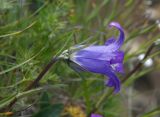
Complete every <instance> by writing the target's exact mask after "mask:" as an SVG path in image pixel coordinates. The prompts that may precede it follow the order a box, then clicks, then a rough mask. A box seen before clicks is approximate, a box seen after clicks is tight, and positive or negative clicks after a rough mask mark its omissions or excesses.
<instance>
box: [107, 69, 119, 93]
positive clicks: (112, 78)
mask: <svg viewBox="0 0 160 117" xmlns="http://www.w3.org/2000/svg"><path fill="white" fill-rule="evenodd" d="M106 76H108V77H109V80H108V82H106V85H107V86H110V87H114V92H115V93H118V92H119V91H120V80H119V79H118V77H117V76H116V75H115V74H114V73H113V72H112V71H107V72H106Z"/></svg>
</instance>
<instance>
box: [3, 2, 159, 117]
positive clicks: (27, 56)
mask: <svg viewBox="0 0 160 117" xmlns="http://www.w3.org/2000/svg"><path fill="white" fill-rule="evenodd" d="M144 2H145V1H143V0H142V1H139V0H46V1H44V0H0V48H1V51H0V110H1V114H2V115H7V114H6V113H5V112H6V111H5V109H4V108H5V107H6V106H7V105H8V104H9V103H10V102H11V101H12V100H13V98H14V97H17V98H18V101H17V102H16V104H15V105H14V107H13V108H12V110H11V112H12V113H11V114H13V116H15V117H19V116H24V117H25V116H34V117H42V116H43V117H59V116H60V115H61V116H69V115H70V116H73V117H78V116H79V115H82V116H80V117H85V116H86V115H87V114H89V113H90V112H91V111H92V109H93V107H94V105H95V104H96V103H97V102H98V101H99V100H100V98H101V97H102V96H103V94H107V93H108V92H110V90H109V89H108V88H107V87H105V86H104V83H103V82H104V80H105V78H104V76H102V75H97V74H92V73H81V74H80V75H79V74H77V73H76V72H75V71H73V70H72V69H71V68H70V67H68V66H67V64H66V63H65V62H63V61H59V62H58V63H56V64H55V65H54V67H52V69H50V70H49V72H48V73H47V74H46V75H45V76H44V78H43V79H42V80H41V81H40V83H39V86H38V87H37V88H35V89H33V90H30V91H28V92H24V91H23V90H24V89H25V87H26V86H27V85H29V84H30V83H31V82H32V81H33V80H34V79H35V78H36V77H37V75H38V74H39V73H40V71H41V70H42V69H43V67H44V66H45V65H46V64H47V63H48V62H49V61H50V59H51V58H52V57H53V56H55V55H57V54H60V53H61V52H62V51H63V50H65V49H68V48H69V47H71V46H73V45H75V44H80V43H85V44H92V43H97V44H103V43H104V42H105V41H106V40H107V38H109V37H111V36H112V35H117V34H118V33H117V31H115V30H114V29H109V30H108V29H107V25H108V23H109V22H111V21H118V22H119V23H120V24H121V25H122V26H123V27H124V29H125V33H126V40H125V44H124V47H123V50H124V51H125V61H124V64H125V74H124V75H120V76H119V77H120V78H121V79H123V77H124V76H125V75H126V74H128V73H129V72H130V71H131V70H132V69H133V68H134V67H135V64H137V63H138V62H139V61H140V60H139V59H138V56H139V55H140V54H143V53H145V52H146V50H147V48H149V46H150V45H151V44H152V43H153V42H155V41H156V42H157V43H158V41H157V40H158V39H159V37H160V35H159V29H158V24H157V23H156V21H155V20H149V19H147V18H146V17H145V14H144V13H145V10H146V6H145V4H144ZM158 55H159V47H158V44H157V45H156V47H155V48H154V51H153V52H152V54H150V55H149V56H148V57H147V59H148V58H152V61H153V64H152V65H150V66H149V67H146V66H145V65H143V67H142V68H141V69H139V70H137V71H136V72H135V73H134V74H133V75H132V76H131V77H130V78H129V79H128V80H127V81H126V82H125V83H124V84H123V86H122V90H121V93H120V94H116V95H115V94H113V95H112V96H111V97H109V98H108V97H107V99H106V100H104V101H103V103H102V104H101V105H100V107H99V108H98V110H97V113H100V114H102V115H104V117H125V116H126V117H132V116H134V114H135V113H134V108H133V105H134V101H135V100H134V97H135V96H136V95H141V93H142V92H136V91H135V90H134V88H133V84H134V82H135V80H137V79H140V78H143V80H142V82H146V80H145V78H144V76H145V77H146V75H147V74H150V73H152V72H153V71H158V69H159V64H158V63H159V60H158ZM147 59H145V61H146V60H147ZM145 61H143V62H145ZM147 86H150V85H147ZM142 87H143V85H142ZM143 88H144V87H143ZM147 90H148V89H146V88H144V90H143V93H145V92H147ZM155 90H156V91H157V89H155V88H153V89H152V90H151V94H152V93H154V94H155ZM156 94H158V93H156ZM153 99H154V98H151V102H152V101H153ZM157 101H158V99H157ZM155 103H156V104H155V105H153V106H149V107H146V108H145V109H144V110H142V111H140V112H139V111H138V113H136V114H137V115H136V116H144V117H151V116H155V115H157V113H159V108H158V107H159V106H158V103H157V102H155ZM124 105H125V106H124ZM70 108H72V109H71V110H74V109H75V111H76V112H77V113H79V115H76V114H74V112H73V111H70ZM136 112H137V111H136Z"/></svg>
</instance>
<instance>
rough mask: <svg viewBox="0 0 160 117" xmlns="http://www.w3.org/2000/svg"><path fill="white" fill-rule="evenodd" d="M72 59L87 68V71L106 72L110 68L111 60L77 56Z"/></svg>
mask: <svg viewBox="0 0 160 117" xmlns="http://www.w3.org/2000/svg"><path fill="white" fill-rule="evenodd" d="M72 61H74V62H75V63H77V64H78V65H80V66H81V67H83V68H85V69H86V70H87V71H89V72H94V73H100V74H105V73H106V70H107V69H108V68H110V66H109V65H110V64H109V62H107V61H103V60H96V59H88V58H81V57H77V58H75V59H74V60H72Z"/></svg>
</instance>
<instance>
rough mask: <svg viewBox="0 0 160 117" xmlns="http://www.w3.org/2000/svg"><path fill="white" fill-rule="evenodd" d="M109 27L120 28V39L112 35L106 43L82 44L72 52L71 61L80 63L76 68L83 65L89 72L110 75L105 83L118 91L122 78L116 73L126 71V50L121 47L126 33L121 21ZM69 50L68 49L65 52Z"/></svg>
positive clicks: (112, 23)
mask: <svg viewBox="0 0 160 117" xmlns="http://www.w3.org/2000/svg"><path fill="white" fill-rule="evenodd" d="M109 27H110V28H111V27H115V28H116V29H118V30H119V32H120V34H119V37H118V39H116V38H114V37H112V38H110V39H108V40H107V41H106V42H105V44H104V45H91V46H88V47H83V45H80V47H81V48H80V49H78V50H77V51H74V52H71V55H70V57H69V61H71V62H72V63H75V64H77V65H78V66H75V65H74V69H79V68H80V67H81V68H82V69H83V70H86V71H88V72H93V73H98V74H103V75H106V76H108V80H107V81H106V82H105V84H106V85H107V86H109V87H114V92H115V93H117V92H119V91H120V80H119V79H118V77H117V76H116V73H117V72H118V73H124V71H123V59H124V52H123V51H121V50H120V48H121V46H122V44H123V42H124V38H125V35H124V31H123V28H122V27H121V26H120V24H119V23H117V22H111V23H110V24H109ZM67 52H68V51H67V50H66V52H65V51H64V52H63V54H66V53H67Z"/></svg>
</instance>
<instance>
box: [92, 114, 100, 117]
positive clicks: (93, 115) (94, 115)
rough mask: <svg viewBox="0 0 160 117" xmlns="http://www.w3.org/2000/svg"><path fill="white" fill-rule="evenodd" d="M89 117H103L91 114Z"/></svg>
mask: <svg viewBox="0 0 160 117" xmlns="http://www.w3.org/2000/svg"><path fill="white" fill-rule="evenodd" d="M91 117H103V116H102V115H99V114H91Z"/></svg>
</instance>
